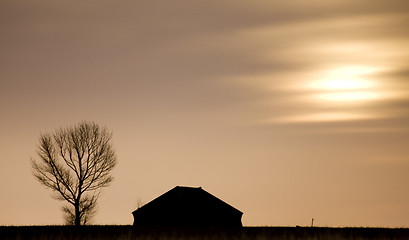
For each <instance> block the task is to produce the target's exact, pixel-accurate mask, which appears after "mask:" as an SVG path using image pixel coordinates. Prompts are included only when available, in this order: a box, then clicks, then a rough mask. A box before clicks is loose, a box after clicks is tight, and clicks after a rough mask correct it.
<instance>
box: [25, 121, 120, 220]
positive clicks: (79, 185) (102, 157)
mask: <svg viewBox="0 0 409 240" xmlns="http://www.w3.org/2000/svg"><path fill="white" fill-rule="evenodd" d="M111 138H112V133H111V132H109V131H108V130H107V129H106V128H101V127H99V126H98V125H97V124H96V123H94V122H87V121H83V122H81V123H79V124H78V125H75V126H73V127H67V128H60V129H58V130H56V131H55V132H53V133H51V134H42V135H41V137H40V141H39V145H38V151H37V153H38V156H39V160H38V161H36V160H35V159H32V160H31V162H32V168H33V174H34V176H35V177H36V178H37V180H38V181H39V182H40V183H41V184H43V185H44V186H46V187H48V188H50V189H51V190H52V191H53V192H55V193H56V195H55V197H56V198H57V199H59V200H63V201H67V202H68V203H69V204H68V206H64V207H63V212H64V213H65V220H66V223H68V224H73V225H76V226H79V225H83V224H86V223H87V222H88V221H89V219H90V218H91V217H92V216H93V215H94V214H95V211H96V203H97V200H98V197H99V193H100V190H101V188H103V187H107V186H109V184H110V183H111V182H112V181H113V177H112V176H111V170H112V169H113V168H114V167H115V165H116V155H115V151H114V150H113V147H112V144H111Z"/></svg>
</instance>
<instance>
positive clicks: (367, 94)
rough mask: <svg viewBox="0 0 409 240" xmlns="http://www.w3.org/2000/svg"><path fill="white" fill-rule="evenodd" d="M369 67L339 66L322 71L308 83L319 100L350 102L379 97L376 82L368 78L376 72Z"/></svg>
mask: <svg viewBox="0 0 409 240" xmlns="http://www.w3.org/2000/svg"><path fill="white" fill-rule="evenodd" d="M376 70H377V69H376V68H371V67H341V68H336V69H331V70H329V71H327V72H326V73H324V74H323V75H322V76H321V77H320V78H319V80H316V81H313V82H312V83H310V84H309V88H310V89H312V90H314V91H318V92H316V93H315V97H316V99H318V100H319V101H330V102H350V101H364V100H372V99H376V98H378V97H379V94H378V93H377V91H376V87H377V86H376V83H375V82H374V81H371V80H370V79H369V77H370V74H372V73H374V72H376Z"/></svg>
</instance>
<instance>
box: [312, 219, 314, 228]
mask: <svg viewBox="0 0 409 240" xmlns="http://www.w3.org/2000/svg"><path fill="white" fill-rule="evenodd" d="M311 227H314V218H312V219H311Z"/></svg>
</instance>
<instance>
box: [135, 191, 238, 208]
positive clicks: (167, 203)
mask: <svg viewBox="0 0 409 240" xmlns="http://www.w3.org/2000/svg"><path fill="white" fill-rule="evenodd" d="M192 205H194V206H196V207H203V208H206V207H207V206H209V205H211V206H212V207H217V208H224V209H228V210H230V211H234V212H238V213H241V214H243V213H242V212H241V211H239V210H238V209H236V208H234V207H233V206H231V205H230V204H228V203H226V202H224V201H222V200H220V199H219V198H217V197H215V196H214V195H212V194H210V193H209V192H207V191H205V190H204V189H203V188H202V187H185V186H176V187H174V188H172V189H171V190H169V191H167V192H166V193H164V194H162V195H160V196H159V197H157V198H155V199H154V200H152V201H150V202H149V203H147V204H145V205H143V206H142V207H140V208H138V209H137V210H135V211H133V212H132V213H135V212H137V211H138V212H139V211H147V210H149V209H152V208H158V207H160V208H167V207H172V208H176V207H178V206H183V207H186V206H192Z"/></svg>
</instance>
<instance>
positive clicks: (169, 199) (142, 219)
mask: <svg viewBox="0 0 409 240" xmlns="http://www.w3.org/2000/svg"><path fill="white" fill-rule="evenodd" d="M132 215H133V217H134V223H133V225H134V226H175V227H185V226H186V227H241V226H242V223H241V217H242V215H243V213H242V212H241V211H239V210H237V209H236V208H234V207H232V206H231V205H229V204H227V203H225V202H223V201H222V200H220V199H219V198H217V197H215V196H213V195H212V194H210V193H208V192H207V191H205V190H203V189H202V188H201V187H197V188H195V187H181V186H177V187H175V188H173V189H171V190H169V191H168V192H166V193H164V194H163V195H161V196H159V197H157V198H156V199H154V200H152V201H151V202H149V203H147V204H145V205H144V206H142V207H140V208H138V209H137V210H135V211H133V212H132Z"/></svg>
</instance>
